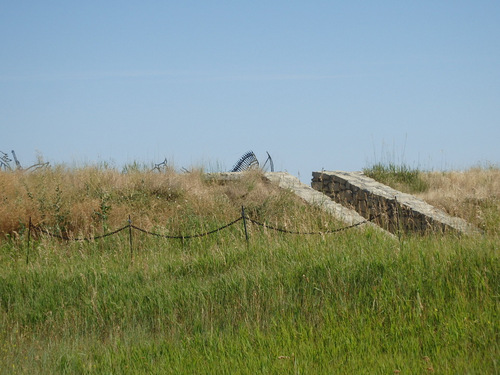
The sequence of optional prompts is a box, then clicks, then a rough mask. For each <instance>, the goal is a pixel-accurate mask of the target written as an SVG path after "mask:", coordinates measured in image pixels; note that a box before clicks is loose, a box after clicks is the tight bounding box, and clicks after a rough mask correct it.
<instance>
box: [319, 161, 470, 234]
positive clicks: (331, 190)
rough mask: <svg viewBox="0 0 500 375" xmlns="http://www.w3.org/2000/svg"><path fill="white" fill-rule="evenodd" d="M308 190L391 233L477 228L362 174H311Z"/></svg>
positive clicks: (459, 230)
mask: <svg viewBox="0 0 500 375" xmlns="http://www.w3.org/2000/svg"><path fill="white" fill-rule="evenodd" d="M312 176H313V177H312V182H311V186H312V188H313V189H315V190H317V191H320V192H322V193H324V194H326V195H327V196H328V197H330V198H331V199H332V200H333V201H335V202H337V203H339V204H342V205H344V206H347V207H350V208H351V209H353V210H355V211H356V212H358V213H359V214H360V215H361V216H362V217H364V218H365V219H373V218H374V217H377V220H375V222H376V223H377V224H378V225H380V226H381V227H383V228H385V229H386V230H388V231H390V232H391V233H396V232H398V231H400V230H403V231H406V232H418V233H425V232H428V231H437V232H447V231H450V230H452V231H455V232H458V233H466V234H474V233H479V230H478V229H477V228H474V227H473V226H472V225H470V224H469V223H467V222H466V221H465V220H463V219H460V218H457V217H452V216H450V215H448V214H446V213H445V212H444V211H442V210H439V209H437V208H435V207H434V206H431V205H430V204H428V203H426V202H425V201H423V200H422V199H419V198H417V197H415V196H413V195H411V194H406V193H402V192H400V191H398V190H395V189H393V188H391V187H389V186H387V185H384V184H382V183H380V182H377V181H375V180H374V179H372V178H370V177H368V176H366V175H365V174H363V173H362V172H344V171H322V172H313V174H312Z"/></svg>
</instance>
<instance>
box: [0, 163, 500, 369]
mask: <svg viewBox="0 0 500 375" xmlns="http://www.w3.org/2000/svg"><path fill="white" fill-rule="evenodd" d="M426 178H427V177H426ZM429 181H431V180H430V177H429ZM429 183H430V185H431V186H432V182H429ZM481 185H484V182H482V183H481ZM494 186H496V185H494ZM0 188H1V189H0V191H1V193H0V194H1V199H2V202H3V203H2V205H1V208H0V209H1V215H0V232H1V233H2V235H3V237H2V239H1V240H0V373H47V374H49V373H50V374H52V373H82V374H86V373H88V374H90V373H115V374H141V373H143V374H151V373H153V374H155V373H157V374H165V373H167V374H168V373H172V374H179V373H196V374H198V373H201V374H204V373H206V374H226V373H227V374H235V373H243V374H246V373H263V374H264V373H265V374H269V373H270V374H288V373H289V374H322V373H324V374H327V373H328V374H331V373H338V374H344V373H356V374H358V373H361V374H362V373H366V374H374V373H375V374H377V373H380V374H387V373H399V372H400V373H407V374H422V373H431V372H435V373H449V374H456V373H497V372H498V371H499V367H500V364H499V361H498V358H500V348H499V332H500V330H499V328H500V323H499V319H498V312H499V307H500V301H499V295H500V276H499V271H500V259H499V255H500V251H499V245H498V244H499V243H500V241H499V236H498V234H499V233H498V230H496V229H495V227H494V223H495V220H498V215H499V211H498V206H495V204H496V203H495V204H492V206H493V208H494V209H492V211H491V212H492V213H491V216H492V219H491V220H485V221H484V223H485V224H484V225H485V226H484V228H485V229H486V232H485V235H483V236H477V237H457V236H454V235H451V234H450V235H435V236H425V237H423V236H411V235H407V236H404V237H403V238H402V240H401V241H397V240H395V239H393V238H390V237H385V236H384V235H383V234H381V233H379V232H378V231H373V230H370V229H369V228H363V227H361V226H360V227H357V228H354V229H349V230H346V231H341V232H337V233H334V234H315V235H297V234H287V233H283V232H276V231H273V230H271V229H269V228H267V229H266V228H262V227H260V226H257V225H254V224H251V223H247V224H248V227H247V230H248V232H249V233H248V234H249V242H248V243H247V242H246V241H245V233H244V228H243V223H242V222H241V221H240V222H238V223H236V224H235V225H232V226H230V227H228V228H226V229H224V230H221V231H220V232H217V233H214V234H213V235H210V236H205V237H198V238H192V239H185V240H179V239H165V238H160V237H155V236H150V235H147V234H144V233H140V232H137V231H135V232H134V233H133V253H132V254H131V253H130V243H129V240H130V238H129V234H128V232H127V231H122V232H120V233H117V234H116V235H113V236H110V237H106V238H104V239H101V240H95V241H62V240H58V239H55V238H52V237H50V236H47V235H43V234H41V233H30V235H31V239H30V241H31V242H30V245H29V253H28V252H27V251H28V244H27V235H28V233H27V232H28V231H27V229H28V228H27V221H28V220H29V218H30V217H31V220H32V222H33V223H34V224H35V225H40V226H43V227H44V228H47V229H48V230H50V231H51V232H53V233H58V234H63V235H65V236H68V237H71V238H77V237H80V236H92V235H98V234H101V233H105V232H109V231H112V230H113V229H116V228H120V227H122V226H123V225H126V224H127V220H128V217H129V215H130V217H131V219H132V222H133V223H134V224H135V225H137V226H139V227H141V228H144V229H146V230H149V231H154V232H157V233H161V234H168V235H178V234H183V235H187V234H193V233H201V232H206V231H209V230H211V229H213V228H218V227H220V226H223V225H225V224H227V223H229V222H231V221H232V220H234V219H236V218H238V217H240V216H241V207H242V206H244V207H245V210H246V214H247V215H248V216H249V217H251V218H253V219H255V220H257V221H259V222H264V223H266V224H269V225H272V226H276V227H280V228H284V229H288V230H291V231H299V232H323V233H324V232H327V231H328V230H332V229H335V228H339V227H342V226H343V224H342V223H339V222H336V221H335V220H332V218H331V217H329V216H328V215H326V214H325V213H323V212H321V211H319V210H318V209H316V208H314V207H310V206H307V205H306V204H304V202H302V201H301V200H300V199H298V198H296V197H295V196H294V195H292V194H290V193H289V192H286V191H283V190H279V189H277V188H276V187H275V186H273V185H271V184H269V183H268V182H266V181H265V180H264V179H263V178H262V175H261V174H259V173H258V172H254V173H248V174H246V175H245V176H244V178H243V179H241V180H240V181H233V182H225V183H221V182H217V181H215V180H212V179H210V178H207V176H205V175H204V174H203V173H201V171H193V172H191V173H189V174H176V173H174V172H173V171H164V172H161V173H159V172H149V171H146V170H140V169H133V168H129V169H128V170H126V171H125V172H118V171H115V170H112V169H108V168H97V167H86V168H82V169H76V170H75V169H71V170H70V169H66V168H64V167H56V168H52V169H46V170H43V171H38V172H35V173H32V174H21V173H18V172H16V173H13V172H8V173H7V172H1V173H0ZM427 191H429V190H427ZM489 194H490V195H492V196H495V194H497V192H490V193H489ZM447 199H448V198H447ZM457 202H458V201H455V203H454V204H455V206H456V207H462V206H461V204H459V203H457ZM475 202H476V204H480V203H481V202H479V201H475ZM493 202H496V201H493ZM495 207H497V208H495ZM495 210H496V211H495ZM467 212H468V211H465V210H464V211H460V215H466V214H467ZM469 219H470V218H469ZM131 255H132V256H131Z"/></svg>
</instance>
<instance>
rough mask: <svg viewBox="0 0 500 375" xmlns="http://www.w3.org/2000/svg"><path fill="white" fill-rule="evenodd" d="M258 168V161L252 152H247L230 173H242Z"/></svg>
mask: <svg viewBox="0 0 500 375" xmlns="http://www.w3.org/2000/svg"><path fill="white" fill-rule="evenodd" d="M258 166H259V161H258V160H257V158H256V157H255V154H254V153H253V151H248V152H247V153H246V154H244V155H243V156H242V157H241V158H240V159H239V160H238V161H237V162H236V164H235V165H234V167H233V168H232V169H231V172H242V171H245V170H247V169H250V168H255V167H258Z"/></svg>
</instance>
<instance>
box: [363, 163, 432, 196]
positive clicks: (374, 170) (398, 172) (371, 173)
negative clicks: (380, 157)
mask: <svg viewBox="0 0 500 375" xmlns="http://www.w3.org/2000/svg"><path fill="white" fill-rule="evenodd" d="M363 173H364V174H365V175H367V176H368V177H371V178H373V179H375V180H377V181H379V182H381V183H383V184H386V185H389V186H392V187H394V188H395V189H398V190H403V191H405V192H407V193H421V192H424V191H426V190H427V189H428V188H429V184H428V183H427V182H426V181H425V179H423V178H422V175H421V173H422V172H421V171H420V170H419V169H418V168H411V167H409V166H408V165H406V164H394V163H388V164H385V163H376V164H374V165H372V166H370V167H368V168H364V169H363Z"/></svg>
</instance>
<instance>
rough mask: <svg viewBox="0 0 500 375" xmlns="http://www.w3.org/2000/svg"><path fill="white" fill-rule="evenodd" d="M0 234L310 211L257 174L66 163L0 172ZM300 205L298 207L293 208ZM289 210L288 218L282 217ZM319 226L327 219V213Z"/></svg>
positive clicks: (84, 231)
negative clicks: (224, 176)
mask: <svg viewBox="0 0 500 375" xmlns="http://www.w3.org/2000/svg"><path fill="white" fill-rule="evenodd" d="M0 199H1V201H2V205H1V206H0V234H4V235H5V234H11V235H17V234H18V233H21V232H22V231H24V230H25V229H26V225H27V223H28V220H29V218H31V220H32V222H33V224H35V225H41V226H43V227H45V228H48V229H50V230H52V231H57V232H61V233H63V234H67V235H73V236H82V235H83V236H85V235H92V234H100V233H102V232H103V231H109V230H112V229H115V228H119V227H122V226H124V225H126V224H127V219H128V216H129V215H130V216H131V218H132V220H133V223H134V224H136V225H138V226H141V227H143V228H145V229H152V228H155V227H157V228H168V229H167V230H168V231H169V233H179V232H183V233H186V232H187V233H189V232H192V231H193V230H195V229H196V228H200V227H201V228H203V229H209V228H204V227H203V226H204V225H205V226H206V225H208V226H213V225H214V224H224V223H227V222H229V221H232V220H234V219H235V218H237V217H238V216H239V215H240V214H241V207H242V206H243V205H244V206H245V207H246V210H247V211H246V212H247V214H248V215H249V216H251V217H254V218H262V219H265V220H266V221H267V222H272V223H279V222H283V219H286V217H289V220H292V219H291V218H296V217H299V216H300V214H299V213H297V212H293V210H298V209H301V210H309V211H314V210H315V208H311V207H306V205H305V204H303V202H300V199H299V198H297V197H295V196H294V195H293V194H291V193H289V192H286V191H283V190H280V189H279V188H278V187H276V186H274V185H272V184H271V183H270V182H268V181H267V180H266V179H265V178H264V177H263V175H262V173H261V172H259V171H250V172H248V173H245V174H244V175H243V177H242V178H241V179H240V180H236V181H230V182H222V181H217V180H214V179H209V178H207V176H206V175H204V174H203V173H202V171H192V172H191V173H185V174H178V173H175V172H174V171H171V170H167V171H163V172H151V171H140V170H131V171H128V172H127V173H120V172H118V171H116V170H114V169H106V168H104V169H103V168H99V167H85V168H80V169H68V168H65V167H63V166H59V167H55V168H49V169H45V170H39V171H36V172H33V173H22V172H5V171H2V172H0ZM292 203H300V204H292ZM285 212H287V214H286V215H284V213H285ZM320 216H322V217H323V216H324V217H323V218H322V219H321V218H320V219H319V221H322V222H325V221H328V218H327V217H326V216H327V215H325V214H322V213H320Z"/></svg>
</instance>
